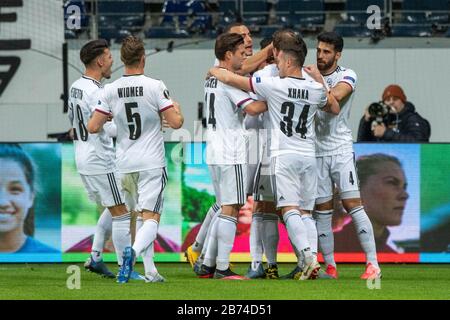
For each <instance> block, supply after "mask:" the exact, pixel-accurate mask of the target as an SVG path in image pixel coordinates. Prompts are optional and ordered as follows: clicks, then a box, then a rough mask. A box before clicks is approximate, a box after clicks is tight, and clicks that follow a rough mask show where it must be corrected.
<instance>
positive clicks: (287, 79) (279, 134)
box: [210, 41, 339, 280]
mask: <svg viewBox="0 0 450 320" xmlns="http://www.w3.org/2000/svg"><path fill="white" fill-rule="evenodd" d="M304 59H305V56H304V52H303V50H302V46H301V42H300V41H298V42H297V43H294V42H293V43H291V44H290V45H289V46H286V47H283V49H282V50H281V51H280V53H279V55H278V57H277V61H278V62H277V64H278V69H279V72H280V76H279V77H252V78H250V79H247V78H244V77H241V76H238V75H236V74H233V73H231V72H228V71H226V70H223V69H217V68H213V69H211V70H210V73H211V74H212V75H214V76H216V77H217V78H218V79H220V80H221V81H223V82H225V83H228V84H231V85H233V86H236V87H238V88H240V89H243V90H246V91H252V92H253V93H256V94H257V95H258V96H260V97H262V98H264V99H266V101H267V103H268V112H269V118H270V129H271V139H270V157H271V178H272V188H273V191H274V195H275V200H276V202H277V208H280V209H281V213H282V215H283V220H284V221H285V224H286V228H287V230H288V234H289V238H290V240H291V241H292V243H293V245H294V246H295V247H296V248H297V250H298V251H299V252H301V253H302V254H303V255H304V257H305V267H304V270H303V273H302V275H301V276H300V280H306V279H309V278H315V277H317V273H318V271H319V269H320V265H319V263H318V262H317V257H316V256H315V255H313V254H312V252H311V248H310V245H309V240H308V235H307V230H306V227H305V225H304V223H303V221H302V218H301V213H303V214H310V212H311V210H313V209H314V202H315V198H316V187H317V172H316V170H317V169H316V158H315V142H314V139H315V132H314V116H315V113H316V111H317V110H318V109H319V108H323V109H325V110H327V111H329V112H333V113H337V112H338V111H339V105H338V104H337V101H336V100H335V99H334V98H333V97H332V96H330V95H329V94H328V93H327V90H326V88H325V86H324V84H323V79H322V77H321V75H320V74H319V73H318V72H312V73H311V77H312V78H313V79H317V80H319V81H322V83H318V82H316V81H308V80H305V79H304V78H302V66H303V63H304ZM328 99H329V100H330V101H328ZM266 110H267V107H265V106H260V105H254V106H247V107H246V108H245V111H246V112H247V113H249V114H251V115H256V114H259V113H262V112H265V111H266Z"/></svg>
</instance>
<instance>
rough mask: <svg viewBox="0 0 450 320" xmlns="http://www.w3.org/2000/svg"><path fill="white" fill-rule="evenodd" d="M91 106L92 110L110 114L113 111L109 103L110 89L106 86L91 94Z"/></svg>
mask: <svg viewBox="0 0 450 320" xmlns="http://www.w3.org/2000/svg"><path fill="white" fill-rule="evenodd" d="M89 108H90V109H91V111H92V112H94V111H98V112H100V113H103V114H106V115H110V114H111V113H112V110H111V107H110V105H109V103H108V91H107V89H106V88H102V89H99V90H97V91H96V92H95V93H94V94H93V95H92V96H91V98H90V102H89Z"/></svg>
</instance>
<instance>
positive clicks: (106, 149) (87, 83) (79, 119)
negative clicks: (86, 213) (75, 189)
mask: <svg viewBox="0 0 450 320" xmlns="http://www.w3.org/2000/svg"><path fill="white" fill-rule="evenodd" d="M101 90H102V89H101V84H100V82H98V81H97V80H95V79H92V78H89V77H86V76H82V77H81V78H80V79H78V80H77V81H75V82H74V83H73V84H72V86H71V87H70V91H69V112H68V115H69V120H70V122H71V126H72V129H73V133H74V141H73V144H74V150H75V163H76V166H77V170H78V172H79V173H80V174H83V175H98V174H106V173H110V172H113V171H114V170H115V151H114V146H113V141H112V139H111V137H110V136H109V135H108V134H107V133H106V132H105V130H101V131H100V132H99V133H96V134H91V133H88V131H87V122H88V121H89V118H90V117H91V114H92V110H93V109H92V106H95V104H97V101H98V95H99V93H100V91H101Z"/></svg>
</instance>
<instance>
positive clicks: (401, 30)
mask: <svg viewBox="0 0 450 320" xmlns="http://www.w3.org/2000/svg"><path fill="white" fill-rule="evenodd" d="M430 36H431V26H428V25H417V24H414V25H412V24H397V25H394V26H392V37H430Z"/></svg>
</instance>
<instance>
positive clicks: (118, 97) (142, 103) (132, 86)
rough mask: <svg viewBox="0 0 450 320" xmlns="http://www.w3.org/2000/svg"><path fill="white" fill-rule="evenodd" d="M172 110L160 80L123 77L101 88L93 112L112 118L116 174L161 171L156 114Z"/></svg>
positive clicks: (162, 156)
mask: <svg viewBox="0 0 450 320" xmlns="http://www.w3.org/2000/svg"><path fill="white" fill-rule="evenodd" d="M172 106H173V102H172V100H171V99H170V97H169V91H168V90H167V88H166V86H165V85H164V83H163V82H162V81H160V80H155V79H152V78H149V77H146V76H144V75H124V76H122V77H121V78H119V79H117V80H116V81H114V82H113V83H111V84H107V85H105V88H104V89H103V90H102V94H101V99H100V100H99V102H98V104H97V105H96V106H95V110H96V111H98V112H102V113H105V114H112V115H113V117H114V122H115V124H116V126H117V145H116V148H117V151H116V158H117V160H116V164H117V169H118V171H119V172H120V173H131V172H138V171H146V170H150V169H155V168H162V167H165V165H166V161H165V152H164V138H163V134H162V131H161V118H160V113H161V112H163V111H165V110H167V109H169V108H171V107H172Z"/></svg>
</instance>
